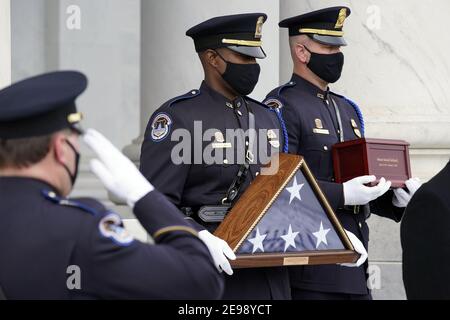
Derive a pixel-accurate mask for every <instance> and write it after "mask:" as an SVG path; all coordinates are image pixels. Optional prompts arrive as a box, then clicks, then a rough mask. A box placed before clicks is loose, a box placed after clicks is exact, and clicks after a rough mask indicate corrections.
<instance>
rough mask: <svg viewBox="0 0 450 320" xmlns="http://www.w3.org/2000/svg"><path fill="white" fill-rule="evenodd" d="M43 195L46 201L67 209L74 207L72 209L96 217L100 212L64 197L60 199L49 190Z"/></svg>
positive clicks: (43, 192) (44, 191) (43, 191)
mask: <svg viewBox="0 0 450 320" xmlns="http://www.w3.org/2000/svg"><path fill="white" fill-rule="evenodd" d="M41 193H42V195H43V196H44V198H45V199H47V200H49V201H51V202H53V203H55V204H58V205H60V206H65V207H72V208H77V209H80V210H82V211H84V212H87V213H89V214H91V215H93V216H96V215H97V214H98V213H99V212H100V210H99V209H97V208H94V207H92V206H89V205H87V204H85V203H82V202H80V201H76V200H70V199H67V198H63V197H59V196H58V195H57V194H56V193H55V192H53V191H48V190H42V191H41Z"/></svg>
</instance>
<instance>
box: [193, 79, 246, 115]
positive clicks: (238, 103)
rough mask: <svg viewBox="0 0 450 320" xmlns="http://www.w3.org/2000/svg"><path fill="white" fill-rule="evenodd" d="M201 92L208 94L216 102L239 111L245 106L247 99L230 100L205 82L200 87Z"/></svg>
mask: <svg viewBox="0 0 450 320" xmlns="http://www.w3.org/2000/svg"><path fill="white" fill-rule="evenodd" d="M200 92H201V93H206V94H208V95H209V96H210V97H211V98H212V99H213V100H214V101H215V102H217V103H219V104H223V105H225V106H226V107H228V108H230V109H234V108H237V109H239V108H240V107H242V106H243V104H244V99H245V97H237V98H236V99H234V100H230V99H228V98H227V97H225V96H223V95H222V94H221V93H219V92H217V91H215V90H214V89H212V88H211V87H210V86H209V85H208V84H207V83H206V82H205V81H203V82H202V84H201V86H200Z"/></svg>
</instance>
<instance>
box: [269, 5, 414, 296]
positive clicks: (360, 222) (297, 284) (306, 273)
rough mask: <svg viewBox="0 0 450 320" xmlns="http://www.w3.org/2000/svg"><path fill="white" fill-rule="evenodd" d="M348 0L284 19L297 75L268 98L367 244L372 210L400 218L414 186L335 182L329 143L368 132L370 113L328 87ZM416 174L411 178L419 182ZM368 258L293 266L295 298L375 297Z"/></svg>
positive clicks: (293, 147) (296, 147) (296, 149)
mask: <svg viewBox="0 0 450 320" xmlns="http://www.w3.org/2000/svg"><path fill="white" fill-rule="evenodd" d="M349 15H350V9H349V8H347V7H333V8H326V9H322V10H318V11H314V12H310V13H307V14H303V15H300V16H296V17H293V18H290V19H286V20H283V21H281V22H280V24H279V25H280V27H282V28H288V29H289V37H290V38H289V44H290V48H291V55H292V59H293V62H294V74H293V76H292V79H291V81H290V82H289V83H287V84H286V85H283V86H281V87H279V88H277V89H275V90H273V91H272V92H270V93H269V94H268V96H267V99H266V100H265V103H266V104H268V105H271V106H272V107H276V108H280V109H281V110H282V113H283V117H284V119H285V120H286V126H287V130H288V137H289V152H290V153H293V154H299V155H302V156H304V157H305V159H306V162H307V163H308V164H309V166H310V167H311V170H312V171H313V173H314V174H315V176H316V177H317V179H318V180H319V183H320V185H321V187H322V189H323V190H324V192H325V194H326V195H327V197H328V199H329V200H330V203H331V204H332V206H333V207H334V209H335V211H337V215H338V218H339V219H340V221H341V222H342V224H343V226H344V228H345V229H346V230H349V231H350V232H352V233H354V234H355V235H357V236H358V237H359V238H360V240H361V241H362V242H363V243H364V245H365V247H366V248H367V247H368V240H369V230H368V226H367V224H366V219H367V218H368V217H369V215H370V212H373V213H375V214H378V215H380V216H384V217H388V218H390V219H393V220H395V221H397V222H398V221H400V219H401V217H402V214H403V211H404V207H406V204H407V201H408V200H409V199H410V198H411V196H412V194H413V192H414V190H415V187H414V188H409V190H408V191H405V190H403V189H398V190H394V194H393V192H392V191H389V189H390V187H391V182H390V181H386V180H385V179H384V178H381V177H380V178H381V179H380V180H379V183H378V185H377V186H375V187H367V186H365V184H368V183H371V182H375V181H376V179H377V178H376V177H375V176H364V177H357V178H355V179H353V180H351V181H349V182H346V183H344V184H338V183H334V173H333V163H332V155H331V148H332V146H333V145H334V144H336V143H339V142H343V141H348V140H354V139H359V138H361V137H363V136H364V128H365V127H364V120H363V117H362V114H361V111H360V109H359V108H358V106H357V105H356V104H355V103H353V102H351V101H350V100H348V99H347V98H345V97H343V96H341V95H338V94H335V93H333V92H331V91H330V89H329V84H330V83H335V82H337V81H338V80H339V78H340V76H341V72H342V69H343V66H344V55H343V54H342V52H341V50H340V48H341V47H342V46H345V45H346V42H345V39H344V37H343V35H344V32H343V26H344V22H345V20H346V18H347V17H348V16H349ZM417 184H419V182H418V181H417V180H411V181H409V182H408V184H407V185H408V186H411V185H413V186H416V185H417ZM366 269H367V262H366V264H365V265H363V266H361V267H359V268H346V267H343V266H337V265H336V266H334V265H333V266H315V267H311V266H308V267H296V268H292V269H291V270H290V280H291V286H292V296H293V299H371V295H370V292H369V290H368V288H367V285H366Z"/></svg>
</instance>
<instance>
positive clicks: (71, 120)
mask: <svg viewBox="0 0 450 320" xmlns="http://www.w3.org/2000/svg"><path fill="white" fill-rule="evenodd" d="M86 87H87V78H86V76H85V75H83V74H82V73H80V72H76V71H59V72H52V73H47V74H43V75H39V76H36V77H33V78H29V79H26V80H23V81H20V82H17V83H15V84H13V85H11V86H9V87H7V88H5V89H3V90H1V91H0V138H1V139H19V138H29V137H36V136H43V135H48V134H51V133H54V132H57V131H60V130H63V129H67V128H72V129H74V130H77V131H80V129H79V128H77V124H78V123H79V122H80V121H81V119H82V114H81V113H78V112H77V109H76V105H75V100H76V98H77V97H78V96H79V95H80V94H81V93H83V92H84V90H85V89H86Z"/></svg>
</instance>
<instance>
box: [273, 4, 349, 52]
mask: <svg viewBox="0 0 450 320" xmlns="http://www.w3.org/2000/svg"><path fill="white" fill-rule="evenodd" d="M350 14H351V10H350V9H349V8H347V7H332V8H325V9H321V10H317V11H313V12H309V13H306V14H302V15H300V16H296V17H293V18H289V19H285V20H283V21H281V22H280V23H279V26H280V27H281V28H289V36H291V37H292V36H297V35H301V34H306V35H308V36H310V37H311V38H312V39H313V40H315V41H317V42H319V43H322V44H326V45H332V46H346V45H347V42H346V41H345V39H344V31H343V27H344V22H345V19H346V18H347V17H348V16H350Z"/></svg>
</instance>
